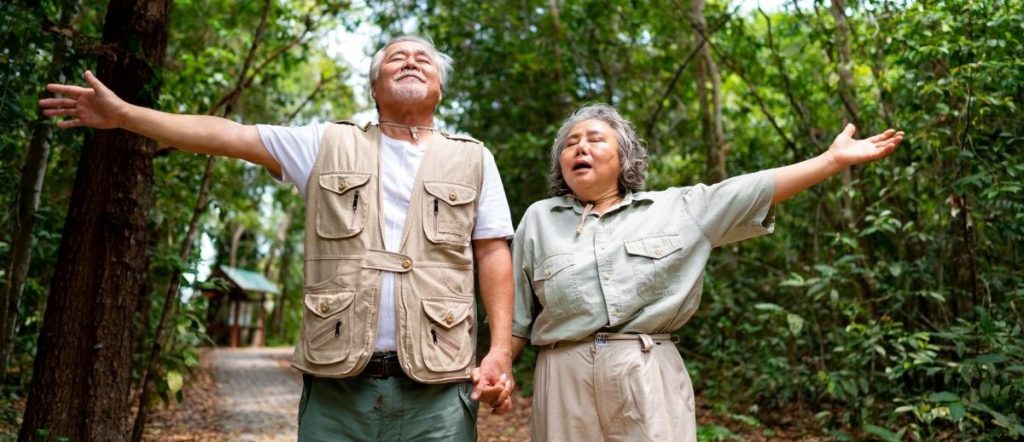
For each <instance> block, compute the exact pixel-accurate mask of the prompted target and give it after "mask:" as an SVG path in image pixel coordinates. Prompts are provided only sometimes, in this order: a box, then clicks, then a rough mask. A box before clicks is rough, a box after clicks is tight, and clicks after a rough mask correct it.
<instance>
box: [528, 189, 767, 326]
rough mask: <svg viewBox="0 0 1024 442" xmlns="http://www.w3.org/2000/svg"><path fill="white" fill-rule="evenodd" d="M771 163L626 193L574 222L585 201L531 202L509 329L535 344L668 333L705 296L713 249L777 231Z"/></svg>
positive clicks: (694, 310)
mask: <svg viewBox="0 0 1024 442" xmlns="http://www.w3.org/2000/svg"><path fill="white" fill-rule="evenodd" d="M774 193H775V177H774V171H772V170H766V171H761V172H757V173H752V174H748V175H741V176H737V177H734V178H730V179H728V180H725V181H722V182H721V183H718V184H715V185H712V186H706V185H703V184H701V185H696V186H691V187H673V188H669V189H666V190H663V191H658V192H637V193H627V194H626V196H625V198H624V199H623V200H622V201H621V202H620V203H619V204H617V205H615V206H613V207H612V208H611V209H609V210H608V211H606V212H605V213H604V214H603V215H598V214H591V215H589V216H588V217H587V219H586V224H585V226H584V228H583V232H582V233H581V234H579V235H577V234H576V226H577V225H578V224H579V222H580V217H581V216H582V214H583V207H582V205H580V203H579V202H577V201H576V200H575V199H573V198H571V197H568V196H565V197H555V198H548V199H546V200H542V201H538V202H536V203H534V204H533V205H532V206H530V208H529V209H527V211H526V214H524V215H523V220H522V221H521V222H520V223H519V227H518V229H517V230H516V236H515V240H514V241H513V243H512V266H513V273H514V278H515V315H514V317H513V324H512V334H513V335H515V336H518V337H521V338H528V339H530V341H531V342H532V343H533V344H535V345H546V344H551V343H554V342H558V341H567V340H570V341H571V340H578V339H581V338H584V337H586V336H587V335H590V334H592V333H594V332H597V331H599V330H602V329H604V330H607V331H612V332H616V333H671V332H674V331H675V330H678V329H679V328H680V327H682V325H683V324H685V323H686V321H687V320H689V319H690V317H691V316H693V314H694V312H696V311H697V306H698V305H699V304H700V294H701V285H702V282H703V279H704V266H705V265H706V264H707V261H708V257H709V256H710V254H711V250H712V249H713V248H715V247H718V246H721V245H724V244H728V243H731V242H736V241H741V240H744V239H748V238H753V237H755V236H760V235H764V234H768V233H771V232H772V229H773V228H774V216H773V214H772V210H771V201H772V197H773V195H774Z"/></svg>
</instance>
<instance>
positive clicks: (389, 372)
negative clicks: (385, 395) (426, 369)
mask: <svg viewBox="0 0 1024 442" xmlns="http://www.w3.org/2000/svg"><path fill="white" fill-rule="evenodd" d="M362 374H363V375H364V376H369V377H371V378H381V379H387V378H390V377H402V378H404V377H407V376H406V374H405V372H404V371H402V364H401V363H400V362H398V353H395V352H393V351H386V352H376V353H374V354H373V356H372V357H370V362H367V363H366V368H364V369H363V373H362Z"/></svg>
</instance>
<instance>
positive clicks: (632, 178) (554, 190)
mask: <svg viewBox="0 0 1024 442" xmlns="http://www.w3.org/2000/svg"><path fill="white" fill-rule="evenodd" d="M586 120H600V121H603V122H605V123H606V124H608V126H611V128H612V130H614V131H615V135H616V138H617V139H618V142H619V167H620V168H621V169H622V170H621V171H620V173H619V194H620V195H625V194H626V191H627V190H628V191H633V192H636V191H639V190H643V188H644V184H645V182H646V177H645V176H644V172H645V171H646V170H647V147H645V146H644V142H643V140H641V139H640V138H638V137H637V136H636V130H634V129H633V124H632V123H630V122H629V120H626V119H625V118H622V115H619V112H618V111H616V110H615V108H614V107H611V106H609V105H607V104H591V105H587V106H583V107H581V108H579V109H577V110H576V112H573V113H572V115H569V118H566V119H565V122H563V123H562V127H561V128H560V129H558V135H557V136H555V142H554V144H552V145H551V173H550V174H549V175H548V194H549V195H551V196H562V195H571V194H572V193H573V192H572V189H570V188H569V185H568V184H567V183H566V182H565V177H563V176H562V167H561V165H560V164H559V162H558V159H559V157H560V156H561V154H562V148H563V147H565V140H566V138H568V137H569V131H570V130H572V128H573V127H574V126H576V125H577V124H579V123H581V122H583V121H586Z"/></svg>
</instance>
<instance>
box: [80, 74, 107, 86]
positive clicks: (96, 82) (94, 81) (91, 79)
mask: <svg viewBox="0 0 1024 442" xmlns="http://www.w3.org/2000/svg"><path fill="white" fill-rule="evenodd" d="M85 82H86V83H89V86H92V88H93V89H96V90H98V91H99V90H104V89H106V88H107V87H106V86H104V85H103V83H101V82H100V79H99V78H96V76H95V75H93V74H92V71H85Z"/></svg>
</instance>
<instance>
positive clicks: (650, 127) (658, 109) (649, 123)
mask: <svg viewBox="0 0 1024 442" xmlns="http://www.w3.org/2000/svg"><path fill="white" fill-rule="evenodd" d="M677 6H678V5H677ZM680 10H682V9H680ZM738 10H739V5H737V6H736V7H735V8H733V10H732V12H730V13H729V15H727V16H726V17H725V18H724V19H722V21H721V22H720V23H717V24H715V26H714V27H712V28H711V30H709V31H708V33H707V35H705V34H703V33H701V35H700V36H701V39H700V41H699V42H697V44H696V45H695V46H694V47H693V49H691V50H690V53H689V54H687V55H686V58H684V59H683V62H682V63H680V64H679V67H678V68H676V71H675V73H674V74H672V80H671V81H669V82H668V87H666V88H665V92H664V93H662V94H661V99H659V100H658V104H657V107H655V108H654V112H653V113H651V116H650V118H648V119H647V136H648V137H650V136H653V133H654V123H656V122H657V121H658V115H659V114H660V113H661V110H662V108H663V107H664V103H665V100H666V99H668V96H669V95H670V94H671V93H672V90H673V89H675V87H676V83H678V82H679V77H680V76H682V74H683V70H684V69H686V66H688V65H689V64H690V61H692V60H693V57H696V56H697V53H698V52H700V50H701V48H703V47H704V43H707V42H708V41H707V40H708V37H707V36H708V35H714V34H715V32H718V30H719V29H721V28H722V27H723V26H725V25H726V23H729V21H730V20H732V16H733V14H735V13H736V11H738Z"/></svg>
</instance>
